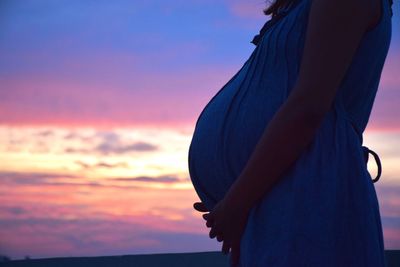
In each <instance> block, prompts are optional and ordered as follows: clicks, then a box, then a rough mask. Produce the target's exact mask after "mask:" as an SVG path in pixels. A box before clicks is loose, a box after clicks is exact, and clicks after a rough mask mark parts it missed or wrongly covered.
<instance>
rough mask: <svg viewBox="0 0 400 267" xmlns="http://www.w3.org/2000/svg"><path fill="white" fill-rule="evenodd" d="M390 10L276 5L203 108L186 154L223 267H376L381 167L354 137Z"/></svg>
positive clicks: (376, 72)
mask: <svg viewBox="0 0 400 267" xmlns="http://www.w3.org/2000/svg"><path fill="white" fill-rule="evenodd" d="M391 4H392V3H391V0H286V1H285V0H276V1H275V2H273V3H272V5H271V6H269V8H267V9H266V10H265V13H266V14H267V15H268V14H272V17H271V19H270V20H269V21H268V22H267V23H266V24H265V25H264V27H263V28H262V29H261V31H260V34H259V35H257V36H255V38H254V39H253V43H254V44H255V45H256V47H255V49H254V51H253V53H252V54H251V55H250V57H249V58H248V60H247V61H246V62H245V63H244V64H243V66H242V68H241V69H240V70H239V71H238V72H237V73H236V74H235V75H234V76H233V77H232V78H231V79H230V80H229V81H228V82H227V83H226V84H225V85H224V86H223V88H222V89H221V90H220V91H219V92H218V93H217V94H216V95H215V96H214V97H213V98H212V99H211V100H210V102H209V103H208V104H207V105H206V106H205V108H204V109H203V111H202V113H201V114H200V116H199V118H198V120H197V122H196V126H195V131H194V134H193V137H192V141H191V144H190V147H189V155H188V156H189V159H188V163H189V173H190V176H191V180H192V183H193V185H194V188H195V190H196V192H197V194H198V196H199V198H200V200H201V202H196V203H194V208H195V209H196V210H198V211H200V212H205V213H204V214H203V218H204V219H205V220H206V226H207V227H209V228H210V237H211V238H214V237H217V240H218V241H219V242H223V243H222V252H224V253H226V254H228V256H229V261H230V263H231V264H232V265H236V266H240V267H244V266H246V267H258V266H260V267H261V266H262V267H278V266H282V267H283V266H284V267H297V266H308V267H317V266H318V267H321V266H323V267H329V266H332V267H333V266H335V267H336V266H337V267H339V266H340V267H347V266H349V267H350V266H351V267H361V266H362V267H369V266H370V267H381V266H385V257H384V243H383V233H382V226H381V219H380V212H379V205H378V200H377V196H376V192H375V187H374V184H373V183H374V182H375V181H377V180H378V179H379V176H380V172H381V165H380V161H379V157H378V155H377V154H376V153H375V152H373V151H372V150H369V149H368V148H367V147H366V146H363V132H364V130H365V128H366V126H367V123H368V119H369V116H370V112H371V109H372V106H373V103H374V99H375V95H376V92H377V89H378V85H379V81H380V76H381V72H382V69H383V66H384V62H385V59H386V56H387V53H388V49H389V45H390V40H391V30H392V28H391V17H392V9H391ZM369 154H372V155H373V156H374V159H375V160H376V162H377V165H378V174H377V177H375V178H374V179H373V178H372V177H371V175H370V173H369V172H368V169H367V161H368V155H369Z"/></svg>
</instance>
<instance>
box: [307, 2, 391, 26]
mask: <svg viewBox="0 0 400 267" xmlns="http://www.w3.org/2000/svg"><path fill="white" fill-rule="evenodd" d="M310 1H311V9H312V11H313V12H310V16H314V17H315V18H314V20H316V21H318V20H323V19H324V17H326V16H332V17H336V18H337V23H340V22H344V23H349V22H352V23H357V24H360V26H361V25H363V26H364V27H365V30H370V29H372V28H373V27H374V26H376V25H377V24H378V22H379V20H380V16H381V13H382V10H381V2H382V1H385V0H310Z"/></svg>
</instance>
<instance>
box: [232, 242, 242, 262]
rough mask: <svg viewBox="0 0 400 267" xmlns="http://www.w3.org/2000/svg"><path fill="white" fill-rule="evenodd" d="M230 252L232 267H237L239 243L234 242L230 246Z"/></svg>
mask: <svg viewBox="0 0 400 267" xmlns="http://www.w3.org/2000/svg"><path fill="white" fill-rule="evenodd" d="M231 252H232V256H231V257H232V264H233V266H237V265H238V264H239V255H240V243H238V242H235V243H234V244H232V248H231Z"/></svg>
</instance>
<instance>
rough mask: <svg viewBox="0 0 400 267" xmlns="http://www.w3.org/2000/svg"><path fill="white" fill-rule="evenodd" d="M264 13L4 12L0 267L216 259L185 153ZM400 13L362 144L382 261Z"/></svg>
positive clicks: (257, 4)
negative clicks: (130, 258) (111, 259)
mask: <svg viewBox="0 0 400 267" xmlns="http://www.w3.org/2000/svg"><path fill="white" fill-rule="evenodd" d="M265 6H266V3H265V2H264V1H261V0H186V1H184V0H169V1H164V0H134V1H128V0H126V1H125V0H119V1H103V0H97V1H94V0H83V1H71V0H68V1H67V0H59V1H52V0H24V1H23V0H0V255H6V256H8V257H10V258H11V259H20V258H24V257H26V256H29V257H30V258H42V257H60V256H98V255H120V254H145V253H168V252H195V251H212V250H220V246H221V244H220V243H218V242H216V240H215V239H210V238H209V237H208V232H209V231H208V228H206V227H205V224H204V223H203V222H204V220H203V219H202V218H201V215H200V213H198V212H196V211H195V210H194V209H193V208H192V204H193V202H195V201H198V200H199V199H198V197H197V195H196V193H195V191H194V188H193V186H192V184H191V182H190V178H189V173H188V160H187V155H188V154H187V153H188V147H189V144H190V141H191V137H192V133H193V130H194V126H195V123H196V120H197V117H198V115H199V114H200V112H201V111H202V109H203V107H204V106H205V105H206V104H207V102H208V101H209V100H210V99H211V97H212V96H214V95H215V94H216V93H217V91H218V90H219V89H220V88H221V87H222V86H223V85H224V84H225V83H226V82H227V81H228V80H229V79H230V78H231V77H232V76H233V75H234V74H235V73H236V71H238V70H239V69H240V67H241V66H242V65H243V64H244V62H245V60H246V59H247V58H248V57H249V56H250V54H251V52H252V50H253V49H254V48H255V46H254V45H253V44H251V43H250V41H251V40H252V38H253V36H254V35H256V34H257V33H258V31H259V30H260V28H261V27H262V25H263V24H264V23H265V21H266V20H267V19H269V17H268V16H265V15H264V14H263V13H262V10H263V8H264V7H265ZM399 8H400V5H399V1H395V3H394V5H393V11H394V16H393V33H392V44H391V48H390V51H389V54H388V58H387V61H386V64H385V67H384V71H383V73H382V77H381V83H380V86H379V90H378V93H377V95H376V101H375V105H374V107H373V110H372V113H371V117H370V121H369V124H368V127H367V129H366V131H365V132H364V145H366V146H368V147H369V148H370V149H372V150H374V151H375V152H377V153H378V154H379V156H380V158H381V161H382V166H383V172H382V177H381V179H380V180H379V182H377V183H376V184H375V187H376V190H377V194H378V198H379V204H380V211H381V215H382V223H383V227H384V237H385V248H386V249H400V165H399V162H400V122H399V117H400V110H399V108H398V106H399V105H400V75H399V74H400V73H399V70H400V18H399ZM371 158H372V156H371ZM368 169H369V171H370V173H371V175H372V177H375V175H376V166H375V162H374V160H370V161H369V163H368Z"/></svg>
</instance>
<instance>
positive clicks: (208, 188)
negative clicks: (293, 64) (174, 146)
mask: <svg viewBox="0 0 400 267" xmlns="http://www.w3.org/2000/svg"><path fill="white" fill-rule="evenodd" d="M238 78H240V76H238ZM240 85H241V79H236V80H233V81H231V82H230V83H229V84H227V85H226V86H225V87H224V88H223V90H220V91H219V93H218V94H217V95H216V96H214V97H213V98H212V99H211V101H210V102H209V103H208V104H207V105H206V107H205V108H204V109H203V111H202V113H201V114H200V116H199V118H198V120H197V122H196V127H195V130H194V133H193V137H192V140H191V143H190V147H189V173H190V178H191V181H192V183H193V186H194V188H195V190H196V192H197V194H198V196H199V198H200V200H201V201H202V202H204V204H205V205H206V207H207V208H209V209H212V208H213V207H214V205H215V204H216V203H217V202H218V201H220V200H221V199H222V198H223V197H224V195H225V193H226V192H227V191H228V190H229V188H230V186H231V185H232V183H233V182H234V181H235V179H236V178H237V177H238V176H239V175H240V172H241V171H242V169H243V168H244V167H245V164H246V163H247V160H248V158H249V157H250V155H251V153H252V151H253V150H254V148H255V146H256V145H257V142H258V140H259V138H260V137H261V135H262V133H263V131H264V129H265V127H266V125H267V123H268V121H269V120H270V119H271V118H272V116H273V115H274V113H275V112H276V110H277V108H278V107H279V103H278V102H277V101H276V98H274V97H271V96H268V95H267V93H266V92H267V91H266V90H264V91H262V90H256V88H254V87H251V84H250V85H249V87H243V86H240Z"/></svg>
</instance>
